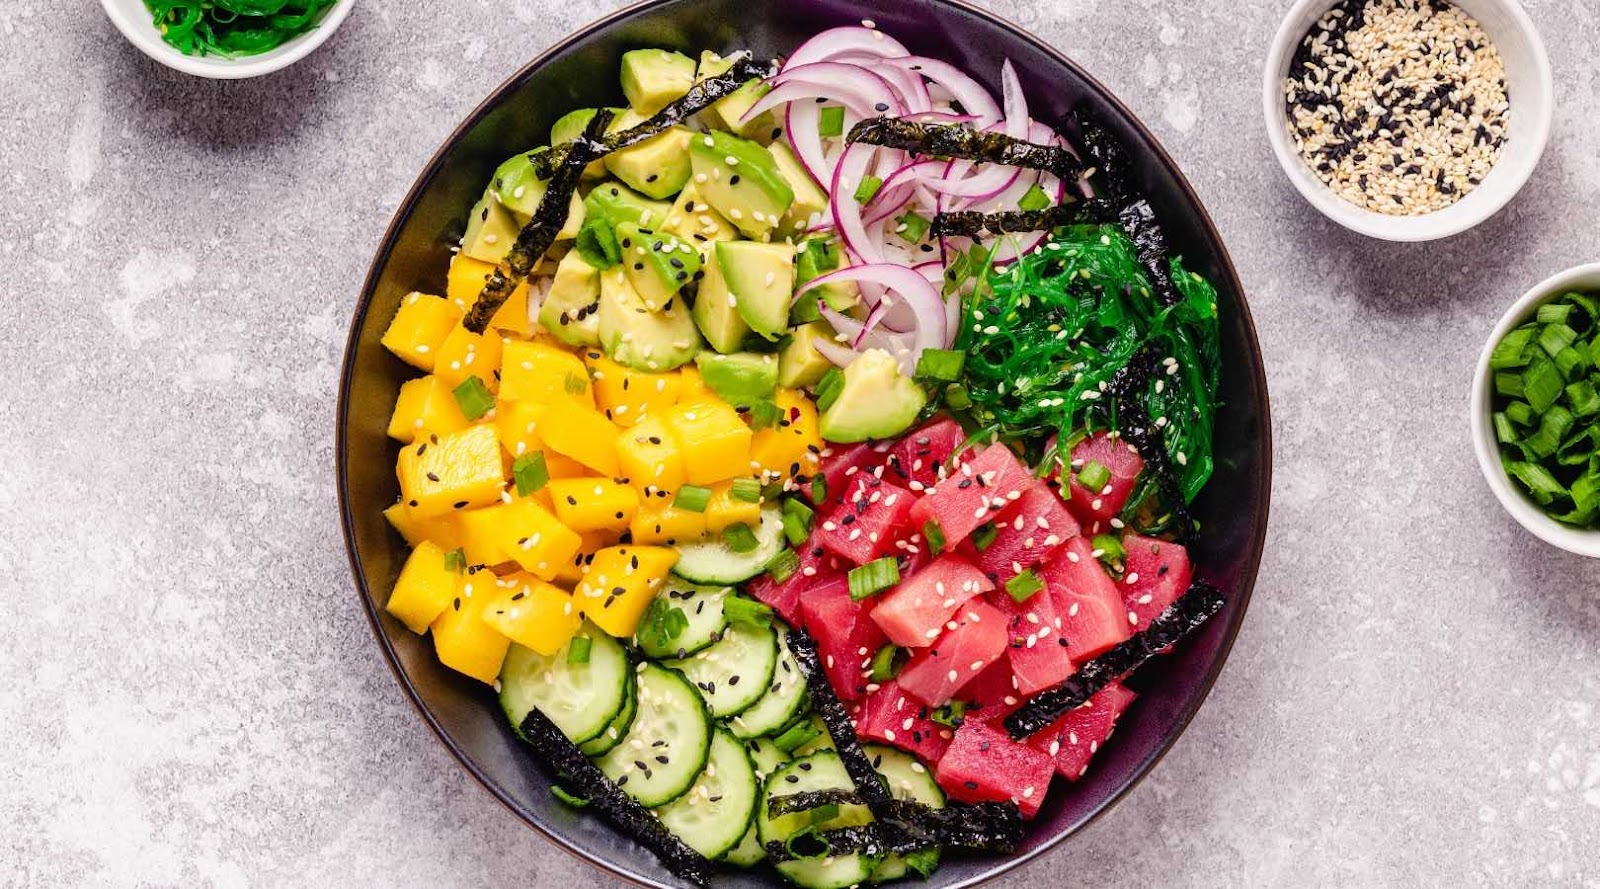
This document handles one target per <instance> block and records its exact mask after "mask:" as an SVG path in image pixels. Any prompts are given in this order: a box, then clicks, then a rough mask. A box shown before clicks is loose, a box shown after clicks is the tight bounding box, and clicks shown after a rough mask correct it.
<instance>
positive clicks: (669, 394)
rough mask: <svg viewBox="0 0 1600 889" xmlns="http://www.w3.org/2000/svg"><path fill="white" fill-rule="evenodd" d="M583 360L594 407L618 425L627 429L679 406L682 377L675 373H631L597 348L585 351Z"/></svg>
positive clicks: (631, 370)
mask: <svg viewBox="0 0 1600 889" xmlns="http://www.w3.org/2000/svg"><path fill="white" fill-rule="evenodd" d="M583 358H584V362H585V363H587V364H588V365H589V376H590V378H591V379H593V380H594V400H595V406H596V407H598V408H600V410H601V411H602V412H603V413H604V414H605V415H606V416H607V417H609V418H611V422H613V423H615V424H617V425H618V426H622V427H624V428H626V427H629V426H632V425H634V424H636V423H638V422H639V421H640V420H643V419H645V418H646V417H658V416H661V415H662V414H664V413H666V410H667V408H669V407H672V406H673V405H674V404H677V403H678V390H679V389H680V388H681V387H682V386H683V377H682V376H681V375H679V374H678V373H677V372H676V371H673V372H670V373H659V374H656V373H647V372H645V371H642V370H634V369H632V368H629V367H624V366H622V365H620V364H618V363H616V362H615V361H612V360H611V359H610V358H607V357H606V356H605V354H604V353H602V352H600V351H599V350H596V349H589V350H587V351H586V352H585V353H584V356H583Z"/></svg>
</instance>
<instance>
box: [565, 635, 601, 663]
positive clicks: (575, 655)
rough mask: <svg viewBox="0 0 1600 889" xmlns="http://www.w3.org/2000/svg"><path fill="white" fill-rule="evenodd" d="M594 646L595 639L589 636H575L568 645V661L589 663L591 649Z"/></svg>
mask: <svg viewBox="0 0 1600 889" xmlns="http://www.w3.org/2000/svg"><path fill="white" fill-rule="evenodd" d="M593 646H594V640H593V639H590V638H589V637H588V636H573V637H572V644H570V645H568V646H567V663H569V664H587V663H588V662H589V649H590V648H592V647H593Z"/></svg>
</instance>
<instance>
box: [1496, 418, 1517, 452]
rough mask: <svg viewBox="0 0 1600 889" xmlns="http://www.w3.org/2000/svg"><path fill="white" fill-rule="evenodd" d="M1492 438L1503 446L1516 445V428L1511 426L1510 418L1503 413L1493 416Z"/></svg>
mask: <svg viewBox="0 0 1600 889" xmlns="http://www.w3.org/2000/svg"><path fill="white" fill-rule="evenodd" d="M1494 437H1495V438H1496V439H1497V440H1498V441H1499V442H1500V443H1501V444H1504V445H1509V444H1516V443H1517V430H1516V427H1514V426H1512V425H1511V418H1510V417H1507V416H1506V415H1505V414H1503V413H1496V414H1495V415H1494Z"/></svg>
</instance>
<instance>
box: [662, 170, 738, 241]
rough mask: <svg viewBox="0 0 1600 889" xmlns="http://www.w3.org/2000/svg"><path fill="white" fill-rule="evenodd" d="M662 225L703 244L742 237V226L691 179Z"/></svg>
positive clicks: (668, 229)
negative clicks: (720, 210) (703, 194)
mask: <svg viewBox="0 0 1600 889" xmlns="http://www.w3.org/2000/svg"><path fill="white" fill-rule="evenodd" d="M661 228H662V230H663V231H669V232H672V233H673V234H675V235H680V236H682V237H685V238H689V239H691V240H693V241H695V242H696V243H698V244H701V245H702V246H703V245H705V244H706V243H708V242H710V241H731V240H733V239H734V238H737V237H739V230H738V229H736V228H734V227H733V223H731V222H729V221H728V220H727V219H724V218H723V216H722V214H721V213H718V212H717V211H716V210H715V209H713V208H712V206H711V204H709V203H707V202H706V199H705V198H703V197H701V196H700V189H699V188H698V187H696V186H695V184H694V182H692V181H691V182H689V183H688V184H687V185H685V186H684V187H683V191H680V192H678V200H677V202H676V203H674V204H673V205H672V209H671V210H670V211H669V212H668V213H667V224H666V225H663V226H662V227H661Z"/></svg>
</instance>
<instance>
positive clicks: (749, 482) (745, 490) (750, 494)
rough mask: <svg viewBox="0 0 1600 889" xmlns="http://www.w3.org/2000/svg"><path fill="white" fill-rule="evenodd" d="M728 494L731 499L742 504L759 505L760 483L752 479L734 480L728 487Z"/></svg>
mask: <svg viewBox="0 0 1600 889" xmlns="http://www.w3.org/2000/svg"><path fill="white" fill-rule="evenodd" d="M728 493H729V494H730V495H732V496H733V499H735V500H738V501H740V502H743V503H760V502H761V482H759V481H756V480H755V479H753V478H736V479H734V480H733V482H732V484H731V485H730V487H729V490H728Z"/></svg>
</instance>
